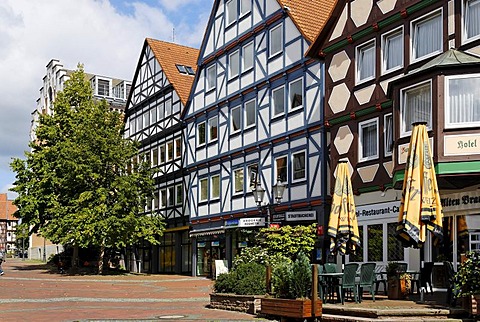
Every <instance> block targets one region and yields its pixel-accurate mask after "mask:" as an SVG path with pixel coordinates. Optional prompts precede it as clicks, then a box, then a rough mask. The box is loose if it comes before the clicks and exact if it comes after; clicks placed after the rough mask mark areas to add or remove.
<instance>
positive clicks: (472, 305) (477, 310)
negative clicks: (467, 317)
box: [462, 294, 480, 316]
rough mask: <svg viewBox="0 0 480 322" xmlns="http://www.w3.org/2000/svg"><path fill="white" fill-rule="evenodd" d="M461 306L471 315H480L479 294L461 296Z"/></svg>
mask: <svg viewBox="0 0 480 322" xmlns="http://www.w3.org/2000/svg"><path fill="white" fill-rule="evenodd" d="M462 303H463V305H462V307H463V308H464V309H465V310H466V311H467V312H469V313H470V314H471V315H473V316H480V294H477V295H469V296H465V297H463V298H462Z"/></svg>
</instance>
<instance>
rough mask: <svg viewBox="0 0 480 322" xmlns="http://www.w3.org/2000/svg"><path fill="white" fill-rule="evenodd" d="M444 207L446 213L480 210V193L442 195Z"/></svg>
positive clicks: (468, 192)
mask: <svg viewBox="0 0 480 322" xmlns="http://www.w3.org/2000/svg"><path fill="white" fill-rule="evenodd" d="M440 199H442V207H443V210H444V211H458V210H469V209H478V208H480V191H467V192H459V193H449V194H442V193H441V191H440Z"/></svg>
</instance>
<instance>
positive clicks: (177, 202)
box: [175, 183, 184, 205]
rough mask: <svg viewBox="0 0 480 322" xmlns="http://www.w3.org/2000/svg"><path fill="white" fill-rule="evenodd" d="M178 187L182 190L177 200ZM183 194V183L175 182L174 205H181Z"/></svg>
mask: <svg viewBox="0 0 480 322" xmlns="http://www.w3.org/2000/svg"><path fill="white" fill-rule="evenodd" d="M179 189H180V190H181V191H182V196H181V197H182V198H181V200H180V201H179V200H178V198H179V196H178V190H179ZM183 195H184V191H183V184H181V183H180V184H177V185H176V186H175V205H181V204H183Z"/></svg>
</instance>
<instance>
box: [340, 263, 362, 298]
mask: <svg viewBox="0 0 480 322" xmlns="http://www.w3.org/2000/svg"><path fill="white" fill-rule="evenodd" d="M357 269H358V263H348V264H345V269H344V270H343V277H342V282H341V283H339V285H338V294H340V299H341V301H342V305H343V304H344V303H345V291H346V290H351V291H353V297H354V299H355V303H358V288H357V283H355V276H356V274H357Z"/></svg>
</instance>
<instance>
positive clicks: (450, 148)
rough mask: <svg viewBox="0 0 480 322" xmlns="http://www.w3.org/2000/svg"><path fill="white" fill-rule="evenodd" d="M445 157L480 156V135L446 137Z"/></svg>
mask: <svg viewBox="0 0 480 322" xmlns="http://www.w3.org/2000/svg"><path fill="white" fill-rule="evenodd" d="M444 146H445V148H444V154H445V155H469V154H480V134H462V135H446V136H445V144H444Z"/></svg>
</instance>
